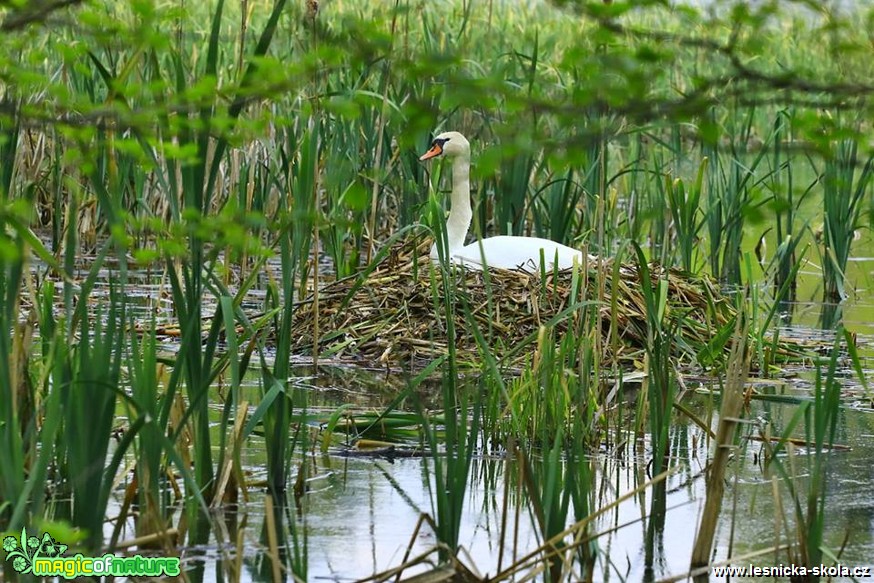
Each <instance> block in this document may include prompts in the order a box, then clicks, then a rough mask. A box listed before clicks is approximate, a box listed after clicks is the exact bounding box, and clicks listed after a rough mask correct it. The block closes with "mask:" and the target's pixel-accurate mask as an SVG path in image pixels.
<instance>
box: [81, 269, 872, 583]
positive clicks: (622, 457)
mask: <svg viewBox="0 0 874 583" xmlns="http://www.w3.org/2000/svg"><path fill="white" fill-rule="evenodd" d="M872 266H874V261H872V260H871V259H860V260H856V261H854V262H853V263H852V264H851V267H850V269H851V270H852V271H853V274H852V275H853V276H854V281H855V282H856V285H855V286H854V287H853V288H852V289H851V293H852V297H851V301H850V302H848V304H847V305H846V306H845V307H844V312H843V315H844V321H845V323H846V325H847V327H848V328H849V329H850V330H851V331H853V332H854V333H855V334H856V335H857V340H858V344H859V347H860V348H861V350H862V356H863V365H864V366H865V367H866V370H865V374H866V376H867V377H868V378H874V375H872V374H871V370H869V369H870V368H874V367H872V361H871V360H870V359H871V354H872V352H871V348H870V347H871V345H872V339H874V328H872V322H874V317H872V314H874V312H872V308H874V303H872V302H871V301H870V295H869V292H868V290H869V289H870V282H871V277H872V276H871V273H872ZM814 267H815V266H814ZM818 276H819V274H818V273H817V271H816V270H815V269H814V268H813V267H812V268H811V269H810V270H808V271H807V277H804V278H803V279H802V280H801V284H800V285H799V300H800V301H799V303H798V304H797V305H796V307H795V310H794V317H793V318H792V327H791V328H786V330H785V332H784V333H786V334H789V333H791V334H795V335H801V336H802V337H808V338H811V339H813V338H820V337H821V336H822V334H825V336H826V337H828V336H829V334H830V333H828V332H825V333H823V332H820V331H819V330H818V329H817V328H816V322H817V318H818V315H819V309H820V308H821V306H820V304H819V303H818V302H817V301H816V296H817V293H818V292H817V285H818V283H817V278H818ZM149 279H150V277H145V276H144V277H143V281H142V282H141V285H140V287H139V290H138V292H137V294H131V296H130V297H132V298H135V297H137V295H138V294H139V295H141V297H142V299H143V306H144V308H143V311H142V312H141V313H140V314H139V316H142V317H143V318H146V317H148V315H149V314H150V313H151V311H152V310H154V309H155V302H156V301H157V302H160V301H161V300H160V296H161V293H160V287H159V286H152V285H151V284H149V283H148V281H149ZM101 293H108V291H107V290H106V289H104V288H101V287H98V289H97V290H96V291H95V297H96V298H99V297H100V295H101ZM808 300H809V301H808ZM252 301H253V303H255V304H256V303H257V301H258V298H257V297H254V298H253V300H252ZM146 306H148V307H147V308H146ZM166 348H167V349H168V350H172V349H173V343H172V341H170V342H168V344H167V345H166ZM813 377H814V371H813V370H812V369H811V368H789V369H786V370H784V371H783V373H782V374H781V375H780V377H779V378H778V379H776V380H772V381H769V382H767V383H763V384H762V386H761V387H760V388H761V389H762V391H763V392H767V391H773V392H776V393H778V394H784V395H794V396H801V397H807V396H809V395H810V391H811V386H812V379H813ZM407 380H408V379H407V377H405V376H404V375H401V374H397V373H388V372H384V371H383V372H379V371H367V370H362V369H357V368H349V367H342V366H328V367H324V366H323V367H320V368H319V369H317V370H313V369H312V368H310V367H304V366H301V367H299V368H297V369H296V373H295V377H294V378H293V379H292V380H291V381H292V385H293V387H294V388H295V390H298V391H301V392H304V393H306V394H307V401H308V403H309V404H308V407H309V410H310V412H320V411H321V412H325V414H326V415H328V414H330V413H331V412H333V411H334V410H336V408H337V407H338V406H341V405H347V404H350V403H351V404H354V405H355V406H356V408H357V409H358V410H369V411H380V410H382V409H383V408H384V407H386V406H387V405H388V404H389V403H390V402H391V400H392V399H393V398H394V397H395V396H396V395H397V394H398V393H399V392H400V391H401V390H402V389H403V387H404V386H405V384H406V382H407ZM843 380H844V382H845V385H846V386H845V395H844V397H845V399H844V406H843V408H842V410H841V414H840V419H839V422H838V430H837V437H836V440H837V442H838V443H839V444H840V445H841V446H845V447H841V448H840V449H836V450H835V451H832V452H830V453H828V454H827V455H826V460H827V465H828V472H829V478H828V486H827V487H828V490H827V505H826V507H827V512H826V514H825V533H826V535H825V538H826V544H827V546H828V548H829V549H831V550H832V551H834V552H835V553H838V554H839V555H840V556H839V562H840V563H841V564H842V565H845V566H851V567H855V566H867V567H872V571H871V572H872V574H874V498H872V497H871V495H870V494H871V484H872V483H874V475H872V474H874V464H872V463H871V461H872V459H874V416H872V415H871V408H872V406H874V404H872V402H871V399H870V397H866V396H865V393H864V391H863V390H862V389H861V387H860V384H859V382H858V380H857V379H856V378H855V375H854V374H851V373H850V372H847V373H846V374H845V375H844V378H843ZM686 382H687V386H688V388H689V389H691V391H690V395H689V396H688V397H687V399H686V400H685V401H684V402H685V403H686V405H687V406H689V407H690V408H691V409H692V410H693V411H695V413H696V414H698V415H699V416H700V418H702V419H705V420H708V423H709V425H710V427H711V429H712V430H715V429H716V426H717V422H718V418H717V413H716V411H718V407H716V406H715V402H714V397H713V396H711V394H710V393H709V391H710V390H711V389H715V388H717V387H714V386H713V385H714V381H713V380H712V379H698V378H695V377H691V376H690V378H689V379H687V381H686ZM245 391H246V392H247V393H249V395H248V396H247V398H249V399H250V402H254V403H257V401H258V394H259V392H260V389H259V387H258V386H257V381H255V380H252V381H251V383H250V385H249V386H247V387H246V389H245ZM634 392H635V389H634V388H633V386H630V387H629V389H628V395H627V396H626V397H627V399H628V401H629V402H633V400H634V398H635V396H634ZM438 394H439V386H437V385H434V384H425V385H423V386H422V388H421V390H420V395H419V396H420V399H421V402H423V403H425V404H426V406H427V405H428V404H429V403H434V404H435V406H436V404H437V403H438V401H439V400H438V399H437V395H438ZM251 407H252V409H253V410H254V405H252V406H251ZM213 409H214V411H215V414H216V418H217V419H218V417H219V413H220V409H221V405H220V398H217V399H216V404H214V405H213ZM796 409H797V404H792V403H786V404H781V403H775V402H771V401H765V400H753V401H752V402H751V404H750V409H749V410H748V412H747V413H746V414H745V418H746V419H748V420H752V422H751V423H750V424H746V425H744V426H742V430H741V431H742V434H743V435H745V436H747V437H752V436H755V435H756V434H757V433H758V432H757V430H756V424H758V425H765V424H769V425H770V428H771V429H770V431H771V434H772V435H779V434H780V433H781V432H782V431H783V430H784V428H785V427H786V425H787V424H788V423H789V421H790V419H791V418H792V416H793V415H794V413H795V411H796ZM802 431H803V430H801V429H799V430H796V431H795V435H796V436H797V437H803V433H801V432H802ZM623 438H624V440H625V444H624V445H622V446H621V447H611V448H609V449H607V448H604V449H602V451H601V452H600V453H596V454H593V455H592V457H591V458H590V459H589V468H590V473H591V476H592V478H591V501H592V503H593V508H594V509H603V508H608V507H609V510H607V511H606V512H604V513H603V514H601V515H600V516H599V517H598V518H597V519H596V520H595V521H594V522H593V524H592V525H591V528H590V530H589V533H590V534H593V535H594V534H597V535H598V536H597V538H596V539H595V541H596V545H597V552H596V558H595V564H594V567H593V572H592V578H593V580H595V581H657V580H674V579H675V578H684V575H685V574H686V573H687V572H688V570H689V560H690V556H691V551H692V547H693V543H694V539H695V534H696V530H697V525H698V523H699V521H700V517H701V511H702V508H703V504H704V501H705V492H706V482H705V468H706V464H707V461H708V459H709V456H710V454H711V452H712V449H713V448H712V443H711V441H710V439H709V438H708V434H707V432H705V431H704V430H703V429H701V428H700V427H698V426H696V425H695V424H693V423H691V422H689V421H688V419H686V418H685V417H684V416H682V415H677V416H676V422H675V423H674V425H673V427H672V432H671V437H670V440H671V451H672V466H673V467H674V473H673V474H672V475H670V476H669V477H668V478H667V481H666V501H665V507H666V509H667V512H666V517H665V523H664V527H663V528H662V529H660V531H659V532H658V533H656V541H655V545H654V548H655V552H654V556H653V567H652V569H647V568H645V553H644V549H645V541H646V537H647V520H648V516H649V514H650V504H651V498H652V488H651V487H647V488H642V489H641V491H640V492H639V493H637V494H635V495H633V496H630V497H628V498H627V499H624V500H623V501H622V502H620V503H619V504H617V505H615V507H611V505H612V504H613V503H614V502H615V501H616V500H618V499H620V498H622V497H623V496H624V495H626V494H628V493H629V492H632V491H633V490H635V489H636V488H639V487H641V486H642V485H644V484H645V483H646V482H647V481H648V480H649V476H648V475H647V471H648V470H647V464H648V462H649V460H650V458H651V455H650V453H649V448H648V444H647V442H646V439H645V438H644V437H642V436H637V435H634V434H632V433H627V434H625V435H624V436H623ZM245 452H246V453H245V457H244V459H243V460H242V461H243V463H244V465H245V469H246V472H247V475H248V478H249V480H250V481H251V482H252V483H255V484H257V483H258V482H259V481H261V480H263V479H264V477H265V467H266V461H265V451H264V443H263V440H262V439H261V438H259V437H253V438H251V439H250V440H249V442H248V443H247V444H246V447H245ZM346 453H347V452H346V450H345V449H344V448H342V447H339V446H338V447H332V448H331V449H330V450H329V452H328V453H327V454H321V453H319V452H318V451H317V450H316V451H311V452H310V453H309V454H308V461H309V463H310V477H309V479H308V480H307V494H306V495H305V496H304V498H303V501H302V504H303V505H304V507H305V513H304V514H305V518H303V519H302V521H300V522H298V523H297V524H298V526H300V527H303V528H302V530H303V531H304V532H305V533H306V550H307V555H308V558H307V563H308V579H309V580H312V581H354V580H358V579H363V578H368V577H371V576H372V575H374V574H375V573H380V572H383V571H386V570H389V569H392V568H394V567H397V566H398V565H399V564H401V563H402V562H403V561H404V560H405V559H406V558H409V557H416V556H419V555H421V554H424V553H431V554H430V556H429V559H428V560H426V561H423V562H421V563H420V564H418V565H416V566H413V567H411V568H409V569H407V570H406V571H404V573H403V574H404V576H410V575H413V574H415V573H421V572H422V571H425V570H427V569H428V568H429V567H432V566H434V564H436V559H437V555H436V553H434V552H433V551H434V549H435V545H436V539H435V536H434V534H433V532H432V530H431V528H430V527H429V526H428V525H427V524H423V525H421V528H419V529H418V530H417V525H418V524H419V521H420V518H421V517H422V515H423V514H425V513H427V514H429V515H431V516H433V515H435V509H434V508H433V507H432V502H431V499H432V498H431V491H432V490H433V488H434V487H435V486H434V481H433V460H432V459H430V458H429V457H427V456H421V455H413V456H394V457H392V456H388V455H382V456H378V455H374V456H361V455H352V456H350V455H346ZM762 454H763V447H762V444H761V442H758V441H756V440H755V439H754V438H752V439H749V440H745V441H743V446H742V448H741V449H740V450H738V451H737V453H736V455H735V457H734V459H733V460H732V462H731V464H730V466H729V470H728V474H727V487H726V493H725V498H724V503H723V512H722V515H721V519H720V522H719V525H718V530H717V536H716V548H715V551H714V556H713V562H714V563H717V564H719V563H720V562H722V561H724V560H725V559H726V558H728V557H742V556H746V555H751V557H750V558H749V559H744V560H743V561H742V562H734V563H732V564H734V565H735V566H746V565H748V564H754V565H758V566H764V567H771V566H777V565H781V564H782V565H789V564H791V563H792V559H791V557H790V556H789V555H788V554H787V551H786V550H776V551H770V552H763V551H767V550H768V549H772V548H779V547H781V546H782V545H785V544H786V543H788V542H792V541H794V540H795V538H794V536H795V535H794V533H793V524H794V522H795V521H794V517H793V512H794V510H793V501H792V499H791V497H789V496H788V495H787V493H786V488H785V486H784V485H780V482H781V481H782V479H781V477H780V475H779V474H778V473H777V472H776V471H774V469H773V468H771V467H768V466H767V464H764V463H763V455H762ZM790 458H791V459H790ZM782 461H784V462H785V463H786V464H787V465H789V466H792V467H793V468H794V471H795V473H796V477H795V478H794V481H796V482H797V484H798V488H799V491H801V492H804V491H806V490H804V489H803V488H804V487H805V484H806V478H807V477H808V470H807V453H806V452H805V451H804V450H803V448H796V451H795V452H794V453H793V454H792V455H791V456H786V455H783V459H782ZM517 475H518V468H517V467H516V462H515V461H512V460H507V459H505V458H504V457H502V456H501V455H488V456H482V457H478V458H476V459H475V460H474V465H473V469H472V472H471V476H472V478H471V479H470V481H469V483H468V487H467V490H466V491H465V492H464V493H463V494H460V496H463V499H464V511H463V514H462V518H461V528H460V531H461V537H460V544H461V546H462V547H463V549H464V552H463V553H462V554H461V557H462V562H463V563H464V564H465V565H466V566H467V567H468V568H469V569H471V571H473V572H475V573H479V574H480V575H482V576H486V575H490V576H494V575H495V574H496V573H498V572H500V571H501V570H502V569H506V568H508V567H509V566H510V565H511V564H512V563H513V562H514V561H515V560H518V559H519V558H521V557H523V556H524V555H526V554H528V553H529V552H531V551H533V550H535V549H537V548H538V547H539V546H540V545H541V544H542V543H543V541H542V540H541V539H540V535H539V531H538V529H537V527H536V522H535V520H534V518H533V514H532V512H531V510H530V506H529V504H528V501H527V499H526V497H525V495H524V494H521V493H520V492H519V488H518V480H517V478H516V476H517ZM119 496H121V492H119ZM801 501H802V503H804V498H803V496H802V497H801ZM805 510H806V509H805ZM572 515H573V513H572V512H570V513H569V516H572ZM265 516H266V513H265V497H264V490H263V489H262V488H259V487H253V488H250V490H249V499H248V501H245V502H242V503H241V504H240V505H239V507H238V508H236V509H219V510H217V511H216V514H215V516H214V517H213V518H214V519H215V520H214V527H213V529H212V532H211V535H210V542H209V544H207V545H206V546H202V547H198V548H182V549H181V554H182V557H183V564H184V566H185V567H186V568H187V569H188V570H189V575H190V576H191V578H192V579H193V580H204V581H211V580H215V579H217V578H227V579H229V580H234V579H239V580H244V581H245V580H263V579H266V578H269V574H270V564H269V561H267V560H266V559H265V549H266V548H267V545H266V542H265V538H264V528H265ZM289 520H293V521H294V520H297V519H295V518H289ZM572 523H573V520H572V519H571V518H568V526H570V525H571V524H572ZM286 526H287V525H286ZM132 533H133V529H132V528H130V529H129V530H128V531H127V532H126V533H123V535H122V538H129V537H132V536H133V534H132ZM429 561H430V562H429ZM829 564H831V562H829ZM577 572H579V571H577ZM524 573H525V572H523V574H524ZM527 573H529V574H530V571H529V572H527ZM732 579H733V580H757V578H755V577H752V578H744V577H737V576H735V577H732ZM775 580H788V578H785V577H784V578H777V579H775ZM836 580H840V578H839V579H836Z"/></svg>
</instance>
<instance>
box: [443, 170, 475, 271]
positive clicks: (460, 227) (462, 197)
mask: <svg viewBox="0 0 874 583" xmlns="http://www.w3.org/2000/svg"><path fill="white" fill-rule="evenodd" d="M451 202H452V208H451V209H449V218H448V219H446V240H447V243H448V245H449V254H450V255H451V254H452V252H453V251H455V250H457V249H461V248H462V247H464V238H465V237H467V230H468V229H469V228H470V220H471V218H472V217H473V211H472V210H471V208H470V159H469V158H467V157H466V156H459V157H457V158H455V159H454V160H453V161H452V197H451Z"/></svg>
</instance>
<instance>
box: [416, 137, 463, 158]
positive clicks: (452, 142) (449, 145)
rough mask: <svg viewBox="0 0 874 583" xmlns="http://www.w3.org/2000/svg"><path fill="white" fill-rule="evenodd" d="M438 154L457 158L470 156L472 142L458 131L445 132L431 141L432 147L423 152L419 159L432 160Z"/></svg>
mask: <svg viewBox="0 0 874 583" xmlns="http://www.w3.org/2000/svg"><path fill="white" fill-rule="evenodd" d="M437 156H446V157H447V158H456V157H458V156H465V157H467V158H470V142H468V141H467V138H465V137H464V136H462V135H461V134H459V133H458V132H443V133H442V134H440V135H439V136H437V137H436V138H434V141H433V142H431V147H430V148H429V149H428V151H427V152H425V153H424V154H422V156H421V157H420V158H419V160H423V161H424V160H430V159H431V158H436V157H437Z"/></svg>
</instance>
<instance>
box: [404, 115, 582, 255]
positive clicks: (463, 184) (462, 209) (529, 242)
mask: <svg viewBox="0 0 874 583" xmlns="http://www.w3.org/2000/svg"><path fill="white" fill-rule="evenodd" d="M438 156H446V157H447V158H452V198H451V201H452V208H451V209H450V210H449V218H448V219H447V220H446V239H447V245H448V252H449V253H448V255H449V260H450V261H452V263H456V264H461V265H464V266H465V267H467V268H470V269H476V270H481V269H483V267H486V266H487V267H500V268H503V269H522V270H524V271H539V269H540V258H541V253H542V256H543V258H544V259H545V262H546V268H547V269H548V270H552V269H553V266H554V265H556V264H557V265H558V268H559V269H567V268H569V267H572V266H573V264H574V262H575V261H576V262H577V263H578V264H580V265H583V253H582V252H581V251H578V250H576V249H572V248H570V247H568V246H566V245H561V244H560V243H556V242H555V241H550V240H549V239H540V238H538V237H513V236H506V235H501V236H498V237H489V238H487V239H482V240H480V241H477V242H475V243H471V244H470V245H467V246H465V245H464V239H465V237H466V236H467V230H468V229H469V228H470V220H471V218H472V217H473V211H472V210H471V208H470V142H468V141H467V138H465V137H464V136H463V135H461V134H460V133H458V132H445V133H442V134H440V135H439V136H437V137H436V138H434V141H433V142H431V148H430V149H429V150H428V151H427V152H425V153H424V154H422V156H421V157H420V158H419V160H422V161H424V160H430V159H431V158H436V157H438ZM431 258H432V259H439V256H438V254H437V243H436V242H435V243H434V245H432V246H431Z"/></svg>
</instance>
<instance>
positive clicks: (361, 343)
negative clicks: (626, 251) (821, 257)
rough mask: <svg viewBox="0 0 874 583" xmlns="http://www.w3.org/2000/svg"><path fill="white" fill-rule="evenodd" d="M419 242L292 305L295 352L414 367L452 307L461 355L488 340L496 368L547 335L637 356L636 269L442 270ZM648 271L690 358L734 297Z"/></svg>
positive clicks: (641, 320)
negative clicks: (662, 286) (661, 287)
mask: <svg viewBox="0 0 874 583" xmlns="http://www.w3.org/2000/svg"><path fill="white" fill-rule="evenodd" d="M427 249H428V246H427V243H425V244H419V245H415V244H412V243H406V244H400V245H397V246H395V247H393V248H392V249H391V250H390V252H389V253H387V255H386V257H385V258H384V259H383V260H382V261H380V262H378V263H377V264H376V267H375V268H374V269H371V270H369V271H364V272H362V273H360V274H358V275H356V276H353V277H349V278H346V279H341V280H337V281H335V282H332V283H330V284H328V285H326V286H325V287H323V288H321V289H320V290H319V292H318V298H317V300H316V298H315V297H313V296H310V297H308V298H306V299H305V300H303V301H302V302H300V303H299V305H298V306H297V309H296V310H295V321H294V325H293V330H292V338H293V339H294V348H295V351H296V352H299V353H300V352H303V353H312V352H313V349H314V335H316V334H317V335H318V339H319V341H318V345H319V348H318V353H319V355H320V357H322V358H325V357H330V358H340V359H344V358H353V359H356V360H358V361H359V362H362V363H364V364H373V365H377V364H378V365H382V366H403V367H407V366H411V367H419V366H422V365H423V364H425V363H427V362H430V361H431V360H433V359H434V358H437V357H440V356H441V355H444V354H446V353H447V351H448V342H447V338H448V336H447V334H448V331H449V329H450V326H449V322H448V321H447V313H449V314H450V315H451V317H452V318H453V323H454V330H455V342H456V351H457V355H458V360H459V361H460V362H462V363H463V362H465V361H467V362H470V363H475V362H478V361H480V360H481V353H480V351H481V350H482V349H483V347H484V346H485V347H487V348H488V350H489V351H490V352H491V354H493V355H494V356H495V357H496V358H497V360H498V361H499V362H501V364H502V365H506V366H511V367H513V366H518V365H521V364H522V363H524V361H525V359H526V358H530V355H531V354H532V353H533V352H534V350H535V349H536V347H537V343H538V340H539V341H540V342H543V335H544V333H545V334H547V337H548V338H550V339H554V340H555V342H556V343H560V342H561V341H562V339H563V338H564V336H565V335H566V334H568V333H571V334H577V335H578V336H580V335H582V336H586V341H587V342H589V344H588V346H591V347H593V348H595V344H596V343H597V344H600V347H599V348H595V349H596V350H599V352H598V355H599V357H600V358H601V361H602V363H603V362H620V363H622V364H633V363H640V362H642V360H643V354H644V352H645V348H646V342H647V321H646V318H647V308H646V301H645V298H644V294H643V292H642V289H643V288H642V286H641V271H640V270H639V269H638V268H637V267H636V266H632V265H615V264H614V262H613V261H612V260H598V259H590V260H589V262H588V265H586V266H584V268H582V269H580V270H579V271H578V272H577V273H576V275H574V274H573V273H572V270H567V271H564V272H559V273H557V274H555V273H551V272H550V273H548V274H546V276H545V277H543V274H535V273H524V272H520V271H508V270H491V271H489V272H488V273H482V272H475V271H469V270H464V269H460V268H457V267H450V268H449V269H448V270H443V269H441V268H440V265H439V264H438V263H437V262H436V261H435V262H432V261H430V260H429V259H428V257H427ZM444 274H445V275H444ZM444 277H448V278H449V281H448V285H447V286H444V285H443V278H444ZM650 278H651V280H652V285H653V288H657V287H658V282H659V281H666V282H667V283H666V285H667V310H665V320H664V323H663V326H664V327H665V328H671V329H673V330H674V332H675V333H674V336H673V338H674V350H673V351H672V352H673V354H674V355H675V356H676V357H678V358H680V359H688V360H689V361H692V360H693V359H694V358H695V355H696V354H698V353H699V352H700V351H701V349H702V348H704V347H705V346H707V345H708V343H710V342H711V340H712V339H713V338H714V336H715V335H716V334H717V332H718V331H720V330H721V329H725V327H726V325H728V324H729V323H730V322H731V321H732V320H733V318H734V315H735V309H734V307H733V305H732V304H731V302H730V301H729V300H728V299H726V298H725V297H724V296H722V294H721V293H720V292H719V290H718V289H717V288H716V286H715V285H714V284H713V282H712V281H711V280H709V279H707V278H706V277H697V276H689V275H686V274H682V273H680V272H678V271H674V270H666V269H662V268H660V267H657V266H654V265H653V266H651V267H650ZM447 290H448V293H449V296H450V299H449V302H448V308H447V303H445V301H446V296H447ZM316 314H318V323H317V322H316ZM594 318H598V319H599V320H600V322H598V323H597V325H595V322H593V319H594ZM477 337H479V341H478V340H477Z"/></svg>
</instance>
